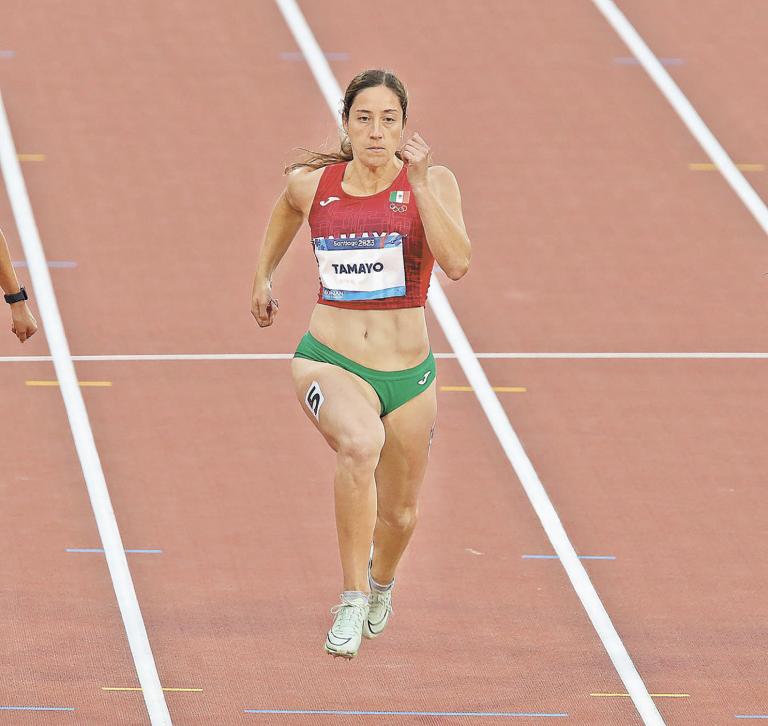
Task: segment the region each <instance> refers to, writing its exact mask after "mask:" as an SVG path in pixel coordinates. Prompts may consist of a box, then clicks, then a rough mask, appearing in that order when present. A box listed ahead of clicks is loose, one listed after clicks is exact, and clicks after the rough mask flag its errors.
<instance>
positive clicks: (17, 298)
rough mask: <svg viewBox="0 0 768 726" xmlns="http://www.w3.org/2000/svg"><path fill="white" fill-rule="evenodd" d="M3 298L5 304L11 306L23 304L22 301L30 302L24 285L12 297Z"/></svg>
mask: <svg viewBox="0 0 768 726" xmlns="http://www.w3.org/2000/svg"><path fill="white" fill-rule="evenodd" d="M3 297H5V302H7V303H8V304H9V305H13V303H17V302H21V301H22V300H29V295H27V291H26V290H25V289H24V285H22V286H21V287H20V288H19V291H18V292H14V293H13V294H12V295H4V296H3Z"/></svg>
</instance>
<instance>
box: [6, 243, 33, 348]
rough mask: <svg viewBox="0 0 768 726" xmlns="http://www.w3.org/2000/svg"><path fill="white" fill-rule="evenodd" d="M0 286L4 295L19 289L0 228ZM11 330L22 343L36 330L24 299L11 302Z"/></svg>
mask: <svg viewBox="0 0 768 726" xmlns="http://www.w3.org/2000/svg"><path fill="white" fill-rule="evenodd" d="M0 287H1V288H2V289H3V293H4V294H5V295H13V294H14V293H17V292H19V291H20V290H21V286H20V285H19V280H18V278H17V277H16V272H15V271H14V269H13V263H12V262H11V254H10V252H9V251H8V244H7V243H6V241H5V237H3V233H2V230H0ZM11 332H13V333H15V334H16V337H17V338H18V339H19V341H20V342H22V343H23V342H24V341H25V340H26V339H27V338H30V337H32V336H33V335H34V334H35V333H36V332H37V321H36V320H35V317H34V315H32V313H31V312H30V310H29V307H28V306H27V301H26V300H22V301H20V302H16V303H12V304H11Z"/></svg>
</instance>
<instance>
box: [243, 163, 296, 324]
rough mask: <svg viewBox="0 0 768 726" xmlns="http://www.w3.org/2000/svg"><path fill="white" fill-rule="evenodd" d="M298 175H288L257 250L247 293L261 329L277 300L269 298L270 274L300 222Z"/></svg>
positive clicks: (272, 316) (274, 312)
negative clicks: (262, 240) (297, 197)
mask: <svg viewBox="0 0 768 726" xmlns="http://www.w3.org/2000/svg"><path fill="white" fill-rule="evenodd" d="M301 174H302V172H295V173H294V174H292V175H291V176H290V177H289V179H288V185H287V186H286V188H285V191H284V192H283V193H282V194H281V195H280V197H279V198H278V200H277V202H276V203H275V206H274V208H273V209H272V215H271V216H270V218H269V224H268V225H267V231H266V233H265V235H264V242H263V243H262V245H261V249H260V250H259V259H258V262H257V263H256V274H255V276H254V280H253V293H252V295H251V313H252V314H253V317H254V318H256V322H257V323H258V324H259V327H261V328H266V327H268V326H269V325H272V323H273V322H275V318H276V317H277V300H275V299H274V298H273V297H272V274H273V273H274V271H275V269H276V268H277V265H278V264H279V263H280V260H282V259H283V256H284V255H285V253H286V252H287V251H288V248H289V247H290V246H291V242H293V238H294V237H295V236H296V233H297V232H298V231H299V227H301V223H302V222H303V221H304V213H303V212H302V211H301V206H300V204H299V203H298V202H297V201H296V199H295V196H296V193H297V189H296V187H297V184H298V185H300V184H301V182H298V181H297V177H298V176H299V175H301ZM300 191H301V190H299V192H300Z"/></svg>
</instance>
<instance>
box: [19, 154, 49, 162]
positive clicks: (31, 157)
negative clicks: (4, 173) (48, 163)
mask: <svg viewBox="0 0 768 726" xmlns="http://www.w3.org/2000/svg"><path fill="white" fill-rule="evenodd" d="M16 156H18V157H19V161H45V154H17V155H16Z"/></svg>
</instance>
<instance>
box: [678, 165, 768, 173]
mask: <svg viewBox="0 0 768 726" xmlns="http://www.w3.org/2000/svg"><path fill="white" fill-rule="evenodd" d="M688 168H689V169H690V170H691V171H715V170H716V169H717V167H716V166H715V165H714V164H711V163H707V164H688ZM736 168H737V169H739V170H740V171H765V164H736Z"/></svg>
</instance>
